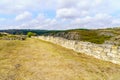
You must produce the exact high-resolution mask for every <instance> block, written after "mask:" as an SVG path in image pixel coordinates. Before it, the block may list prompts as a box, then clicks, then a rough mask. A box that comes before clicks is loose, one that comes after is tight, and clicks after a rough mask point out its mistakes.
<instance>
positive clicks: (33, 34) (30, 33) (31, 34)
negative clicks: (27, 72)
mask: <svg viewBox="0 0 120 80" xmlns="http://www.w3.org/2000/svg"><path fill="white" fill-rule="evenodd" d="M27 36H28V37H29V38H30V37H31V36H36V33H33V32H28V33H27Z"/></svg>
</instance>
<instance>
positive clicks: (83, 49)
mask: <svg viewBox="0 0 120 80" xmlns="http://www.w3.org/2000/svg"><path fill="white" fill-rule="evenodd" d="M36 38H39V39H42V40H45V41H49V42H52V43H55V44H58V45H61V46H63V47H66V48H69V49H73V50H74V51H77V52H80V53H84V54H87V55H91V56H93V57H95V58H98V59H101V60H105V61H110V62H113V63H116V64H120V46H116V45H108V44H94V43H90V42H83V41H75V40H67V39H64V38H60V37H52V36H39V37H36Z"/></svg>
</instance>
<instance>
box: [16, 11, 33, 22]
mask: <svg viewBox="0 0 120 80" xmlns="http://www.w3.org/2000/svg"><path fill="white" fill-rule="evenodd" d="M31 18H32V14H31V13H30V12H27V11H25V12H23V13H22V14H19V15H17V16H16V18H15V20H16V21H26V20H29V19H31Z"/></svg>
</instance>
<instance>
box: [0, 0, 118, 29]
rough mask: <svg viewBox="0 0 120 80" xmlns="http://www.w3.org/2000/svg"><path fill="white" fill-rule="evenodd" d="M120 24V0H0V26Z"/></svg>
mask: <svg viewBox="0 0 120 80" xmlns="http://www.w3.org/2000/svg"><path fill="white" fill-rule="evenodd" d="M119 26H120V0H0V29H48V30H53V29H55V30H58V29H75V28H88V29H97V28H107V27H119Z"/></svg>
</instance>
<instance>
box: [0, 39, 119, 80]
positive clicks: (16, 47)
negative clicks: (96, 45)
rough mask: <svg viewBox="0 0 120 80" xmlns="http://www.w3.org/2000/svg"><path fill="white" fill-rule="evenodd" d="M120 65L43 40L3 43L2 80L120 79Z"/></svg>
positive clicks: (0, 56) (0, 54)
mask: <svg viewBox="0 0 120 80" xmlns="http://www.w3.org/2000/svg"><path fill="white" fill-rule="evenodd" d="M119 77H120V65H116V64H113V63H110V62H106V61H102V60H98V59H95V58H93V57H91V56H87V55H85V54H80V53H77V52H74V51H73V50H70V49H66V48H63V47H61V46H58V45H55V44H52V43H49V42H45V41H42V40H39V39H26V40H24V41H21V40H12V41H10V40H1V41H0V80H119Z"/></svg>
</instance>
